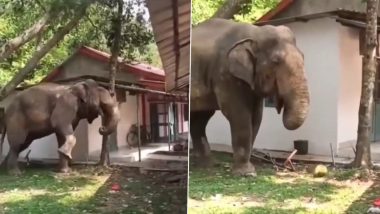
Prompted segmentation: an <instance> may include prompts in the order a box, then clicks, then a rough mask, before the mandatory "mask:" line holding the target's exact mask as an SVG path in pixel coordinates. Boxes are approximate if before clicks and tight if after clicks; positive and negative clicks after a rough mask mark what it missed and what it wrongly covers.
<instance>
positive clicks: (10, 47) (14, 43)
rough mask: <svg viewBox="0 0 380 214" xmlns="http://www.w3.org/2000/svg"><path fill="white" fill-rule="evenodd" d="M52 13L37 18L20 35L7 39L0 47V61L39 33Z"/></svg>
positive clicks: (47, 23)
mask: <svg viewBox="0 0 380 214" xmlns="http://www.w3.org/2000/svg"><path fill="white" fill-rule="evenodd" d="M53 17H54V16H53V14H52V13H50V12H48V13H45V15H44V16H43V17H42V18H41V19H40V20H38V21H37V22H36V23H35V24H34V25H33V26H31V27H30V28H29V29H27V30H26V31H24V32H23V33H22V34H21V35H19V36H17V37H15V38H13V39H11V40H9V41H8V42H6V43H5V44H4V45H3V46H2V47H1V48H0V62H2V61H4V59H6V58H8V57H9V56H10V55H11V54H12V53H13V52H14V51H17V50H18V49H19V48H20V47H21V46H23V45H24V44H26V43H28V42H29V41H30V40H32V39H33V38H35V37H36V36H37V35H38V34H39V33H41V32H42V31H43V30H44V29H45V27H46V26H47V25H49V24H50V23H51V21H52V19H53Z"/></svg>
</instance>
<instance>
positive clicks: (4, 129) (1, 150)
mask: <svg viewBox="0 0 380 214" xmlns="http://www.w3.org/2000/svg"><path fill="white" fill-rule="evenodd" d="M6 132H7V127H6V126H4V128H3V131H2V134H1V139H0V157H2V155H3V144H4V139H5V134H6ZM0 160H1V159H0ZM3 162H4V161H2V163H1V164H0V167H1V166H2V165H3Z"/></svg>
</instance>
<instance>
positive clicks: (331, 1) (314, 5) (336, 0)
mask: <svg viewBox="0 0 380 214" xmlns="http://www.w3.org/2000/svg"><path fill="white" fill-rule="evenodd" d="M365 7H366V5H365V4H364V3H363V1H362V0H317V1H316V0H295V1H293V3H292V4H291V6H290V7H288V8H287V9H286V10H285V11H283V12H281V13H280V14H278V15H277V16H276V17H274V18H276V19H277V18H285V17H293V16H300V15H307V14H313V13H321V12H328V11H333V10H337V9H339V8H340V9H346V10H351V11H361V12H365Z"/></svg>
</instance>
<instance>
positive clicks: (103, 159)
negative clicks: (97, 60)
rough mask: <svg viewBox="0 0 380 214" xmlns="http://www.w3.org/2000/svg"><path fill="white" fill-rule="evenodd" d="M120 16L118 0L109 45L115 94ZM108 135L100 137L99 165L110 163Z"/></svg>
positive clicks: (120, 26) (111, 77) (111, 82)
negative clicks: (112, 36) (111, 39)
mask: <svg viewBox="0 0 380 214" xmlns="http://www.w3.org/2000/svg"><path fill="white" fill-rule="evenodd" d="M122 18H123V0H118V10H117V19H116V21H115V23H114V35H115V37H114V40H113V42H112V47H111V59H110V75H109V78H110V92H111V94H114V95H115V96H116V94H115V78H116V72H117V70H118V68H119V66H118V58H119V53H120V39H121V28H122ZM108 139H109V136H108V135H103V139H102V150H101V153H100V161H99V165H102V166H108V165H109V164H110V158H109V142H108Z"/></svg>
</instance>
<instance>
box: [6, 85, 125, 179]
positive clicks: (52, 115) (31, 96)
mask: <svg viewBox="0 0 380 214" xmlns="http://www.w3.org/2000/svg"><path fill="white" fill-rule="evenodd" d="M99 115H101V118H102V126H101V127H100V128H99V133H100V134H101V135H109V134H111V133H112V132H113V131H115V129H116V128H117V124H118V122H119V120H120V112H119V108H118V102H117V100H116V96H115V95H114V93H111V92H110V91H109V90H108V89H106V88H104V87H101V86H99V85H98V84H97V83H96V82H95V81H94V80H92V79H87V80H84V81H81V82H77V83H75V84H73V85H62V84H56V83H41V84H38V85H35V86H32V87H30V88H27V89H25V90H23V91H21V92H19V93H18V94H17V95H15V97H14V98H13V99H12V102H11V103H10V104H9V106H8V107H7V108H6V110H5V116H4V124H5V128H4V131H3V136H2V139H1V140H2V141H1V148H2V144H3V141H4V136H5V133H7V138H8V143H9V152H8V154H7V156H6V158H5V160H4V164H6V167H7V170H8V172H9V173H10V174H12V175H20V174H21V171H20V169H19V167H18V163H17V159H18V155H19V153H20V152H22V151H23V150H25V149H26V148H28V147H29V145H30V144H31V143H32V142H33V140H35V139H39V138H42V137H45V136H48V135H50V134H53V133H54V134H55V135H56V137H57V141H58V154H59V169H58V170H59V172H63V173H67V172H70V170H71V169H70V167H69V161H70V160H71V159H72V157H71V152H72V149H73V148H74V146H75V144H76V138H75V136H74V130H75V128H76V127H77V125H78V123H79V121H80V120H81V119H87V121H88V122H89V123H92V122H93V120H94V119H95V118H97V117H98V116H99ZM0 154H1V153H0Z"/></svg>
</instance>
